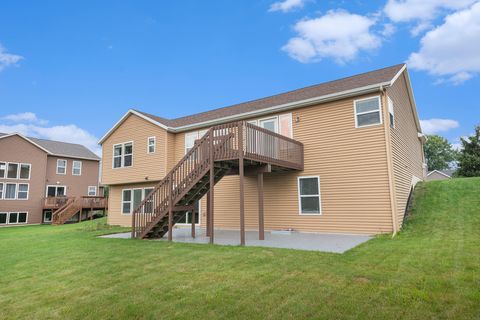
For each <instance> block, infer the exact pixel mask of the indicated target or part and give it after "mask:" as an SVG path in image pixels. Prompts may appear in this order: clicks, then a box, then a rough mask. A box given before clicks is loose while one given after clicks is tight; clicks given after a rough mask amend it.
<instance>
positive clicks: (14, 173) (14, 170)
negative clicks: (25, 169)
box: [7, 163, 18, 179]
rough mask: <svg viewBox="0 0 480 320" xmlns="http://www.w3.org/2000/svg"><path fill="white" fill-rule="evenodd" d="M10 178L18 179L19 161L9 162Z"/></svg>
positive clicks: (8, 174) (8, 175)
mask: <svg viewBox="0 0 480 320" xmlns="http://www.w3.org/2000/svg"><path fill="white" fill-rule="evenodd" d="M7 178H8V179H18V163H9V164H8V172H7Z"/></svg>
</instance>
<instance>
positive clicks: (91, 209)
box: [90, 207, 93, 220]
mask: <svg viewBox="0 0 480 320" xmlns="http://www.w3.org/2000/svg"><path fill="white" fill-rule="evenodd" d="M90 220H93V207H90Z"/></svg>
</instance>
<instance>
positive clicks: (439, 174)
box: [427, 169, 455, 181]
mask: <svg viewBox="0 0 480 320" xmlns="http://www.w3.org/2000/svg"><path fill="white" fill-rule="evenodd" d="M454 173H455V170H451V169H448V170H433V171H429V172H428V174H427V181H432V180H446V179H451V178H452V176H453V174H454Z"/></svg>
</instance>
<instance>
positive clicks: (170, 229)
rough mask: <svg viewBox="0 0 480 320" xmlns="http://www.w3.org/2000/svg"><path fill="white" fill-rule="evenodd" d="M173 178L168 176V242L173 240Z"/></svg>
mask: <svg viewBox="0 0 480 320" xmlns="http://www.w3.org/2000/svg"><path fill="white" fill-rule="evenodd" d="M172 193H173V176H172V175H170V192H169V193H168V241H172V240H173V196H172Z"/></svg>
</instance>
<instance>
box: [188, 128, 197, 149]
mask: <svg viewBox="0 0 480 320" xmlns="http://www.w3.org/2000/svg"><path fill="white" fill-rule="evenodd" d="M197 139H198V132H197V131H195V132H189V133H187V134H185V153H187V152H188V151H190V149H192V148H193V146H194V145H195V140H197Z"/></svg>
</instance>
